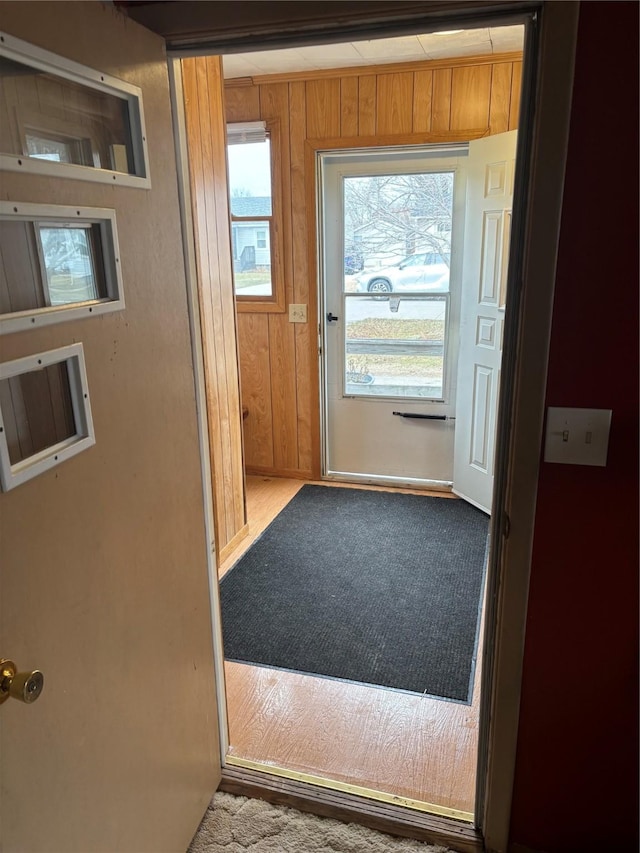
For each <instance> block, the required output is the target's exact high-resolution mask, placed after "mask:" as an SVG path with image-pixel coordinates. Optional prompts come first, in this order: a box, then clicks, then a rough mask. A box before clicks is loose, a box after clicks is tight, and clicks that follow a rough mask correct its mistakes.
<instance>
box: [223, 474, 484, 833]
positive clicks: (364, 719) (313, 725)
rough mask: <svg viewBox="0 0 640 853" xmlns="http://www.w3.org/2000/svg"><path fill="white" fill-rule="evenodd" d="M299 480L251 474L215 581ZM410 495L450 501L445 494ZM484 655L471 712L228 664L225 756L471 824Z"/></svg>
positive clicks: (456, 705) (396, 694)
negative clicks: (240, 531) (242, 519)
mask: <svg viewBox="0 0 640 853" xmlns="http://www.w3.org/2000/svg"><path fill="white" fill-rule="evenodd" d="M305 482H307V481H304V480H293V479H280V478H275V477H267V476H247V490H246V495H247V516H248V524H249V534H248V536H247V537H246V538H245V539H244V540H243V541H242V542H241V543H240V544H239V545H238V546H237V547H236V549H235V550H234V551H233V552H232V553H231V554H230V555H229V556H228V557H227V559H226V560H225V561H224V562H223V563H222V564H221V565H220V568H219V576H220V577H222V576H223V575H224V574H225V573H226V572H227V571H229V569H230V568H232V566H233V565H234V564H235V563H236V562H237V560H238V559H239V558H240V557H241V556H242V554H243V553H244V552H245V551H246V550H248V548H249V547H250V546H251V544H252V543H253V542H254V541H255V540H256V539H257V538H258V537H259V536H260V534H261V533H262V531H263V530H264V529H265V528H266V527H267V526H268V525H269V524H270V522H271V521H272V520H273V519H274V518H275V516H276V515H277V514H278V513H279V512H280V511H281V510H282V509H283V508H284V507H285V506H286V504H287V503H288V502H289V501H290V500H291V499H292V498H293V497H294V495H295V494H296V493H297V492H298V491H299V489H301V488H302V486H303V485H304V484H305ZM319 485H325V486H331V487H335V488H341V487H349V488H375V487H371V486H354V485H353V484H350V483H328V482H321V483H319ZM388 490H389V491H403V492H407V493H411V492H413V491H414V490H411V489H400V490H396V489H388ZM416 493H417V494H430V495H433V496H438V497H442V499H443V500H451V499H453V500H456V498H455V497H454V496H452V495H450V494H448V493H442V492H416ZM480 636H482V628H481V633H480ZM481 652H482V649H481V648H479V649H478V665H477V666H476V671H475V679H474V687H473V697H472V703H471V705H463V704H459V703H456V702H450V701H446V700H439V699H433V698H430V697H426V696H420V695H418V694H412V693H402V692H400V691H394V690H387V689H382V688H376V687H370V686H367V685H364V684H352V683H346V682H342V681H336V680H333V679H328V678H318V677H314V676H311V675H304V674H302V673H297V672H287V671H284V670H277V669H267V668H265V667H259V666H251V665H248V664H240V663H230V662H225V676H226V691H227V708H228V716H229V741H230V748H229V752H228V757H229V758H230V759H231V762H233V761H234V760H238V759H239V760H240V761H248V762H250V763H258V764H263V765H267V767H268V766H271V767H278V768H286V769H287V770H288V771H293V772H294V773H297V774H303V775H304V776H307V775H308V776H315V777H321V778H323V779H329V780H333V781H336V782H339V783H341V784H342V785H353V786H357V787H359V788H364V789H367V790H373V791H377V792H383V793H385V794H388V795H390V796H391V797H403V798H407V799H409V800H413V801H418V802H420V803H426V804H430V805H432V806H434V807H435V809H434V810H435V811H440V812H441V813H442V812H443V810H444V813H447V814H450V815H451V816H456V817H460V818H463V819H468V820H471V819H472V815H473V809H474V797H475V782H476V756H477V748H478V714H479V690H480V674H481V673H480V669H481V668H480V660H481ZM452 812H453V814H452Z"/></svg>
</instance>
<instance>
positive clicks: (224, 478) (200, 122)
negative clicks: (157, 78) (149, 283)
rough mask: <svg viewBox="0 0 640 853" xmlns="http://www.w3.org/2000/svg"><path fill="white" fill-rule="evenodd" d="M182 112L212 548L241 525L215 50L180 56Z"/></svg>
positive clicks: (220, 547) (240, 531)
mask: <svg viewBox="0 0 640 853" xmlns="http://www.w3.org/2000/svg"><path fill="white" fill-rule="evenodd" d="M182 72H183V78H184V99H185V117H186V127H187V141H188V146H189V175H190V182H191V203H192V208H193V222H194V230H195V241H196V263H197V270H198V292H199V298H200V318H201V323H202V338H203V348H204V359H205V385H206V393H207V418H208V424H209V446H210V449H211V472H212V480H213V501H214V519H215V526H216V551H217V553H218V558H219V559H220V560H222V559H224V554H225V547H227V546H232V545H233V544H235V542H237V540H238V538H239V537H241V536H242V535H244V533H246V511H245V501H244V470H243V458H242V413H241V405H240V388H239V373H238V346H237V334H236V311H235V299H234V292H233V273H232V266H231V264H232V261H231V241H230V233H229V227H230V226H229V202H228V196H227V160H226V158H227V153H226V133H225V128H224V125H223V123H222V122H221V121H219V120H218V118H217V117H218V116H221V115H223V114H224V112H223V109H224V108H223V87H222V62H221V59H220V57H217V56H213V57H203V58H199V59H185V60H183V62H182Z"/></svg>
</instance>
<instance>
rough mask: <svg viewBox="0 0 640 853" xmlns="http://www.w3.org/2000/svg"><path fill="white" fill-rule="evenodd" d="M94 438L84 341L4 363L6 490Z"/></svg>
mask: <svg viewBox="0 0 640 853" xmlns="http://www.w3.org/2000/svg"><path fill="white" fill-rule="evenodd" d="M94 444H95V436H94V432H93V420H92V417H91V406H90V402H89V387H88V384H87V374H86V369H85V362H84V350H83V348H82V344H81V343H78V344H72V345H71V346H67V347H62V348H61V349H57V350H50V351H49V352H43V353H38V354H36V355H30V356H27V357H26V358H19V359H16V360H15V361H8V362H5V363H4V364H0V483H1V485H2V489H3V491H5V492H6V491H8V490H9V489H13V488H14V487H15V486H19V485H21V484H22V483H25V482H26V481H27V480H30V479H31V478H32V477H35V476H37V475H38V474H42V473H43V472H44V471H48V470H49V469H50V468H53V467H54V466H55V465H59V464H60V463H62V462H64V461H65V460H66V459H70V458H71V457H72V456H75V455H77V454H78V453H80V452H81V451H83V450H86V449H87V448H89V447H92V446H93V445H94Z"/></svg>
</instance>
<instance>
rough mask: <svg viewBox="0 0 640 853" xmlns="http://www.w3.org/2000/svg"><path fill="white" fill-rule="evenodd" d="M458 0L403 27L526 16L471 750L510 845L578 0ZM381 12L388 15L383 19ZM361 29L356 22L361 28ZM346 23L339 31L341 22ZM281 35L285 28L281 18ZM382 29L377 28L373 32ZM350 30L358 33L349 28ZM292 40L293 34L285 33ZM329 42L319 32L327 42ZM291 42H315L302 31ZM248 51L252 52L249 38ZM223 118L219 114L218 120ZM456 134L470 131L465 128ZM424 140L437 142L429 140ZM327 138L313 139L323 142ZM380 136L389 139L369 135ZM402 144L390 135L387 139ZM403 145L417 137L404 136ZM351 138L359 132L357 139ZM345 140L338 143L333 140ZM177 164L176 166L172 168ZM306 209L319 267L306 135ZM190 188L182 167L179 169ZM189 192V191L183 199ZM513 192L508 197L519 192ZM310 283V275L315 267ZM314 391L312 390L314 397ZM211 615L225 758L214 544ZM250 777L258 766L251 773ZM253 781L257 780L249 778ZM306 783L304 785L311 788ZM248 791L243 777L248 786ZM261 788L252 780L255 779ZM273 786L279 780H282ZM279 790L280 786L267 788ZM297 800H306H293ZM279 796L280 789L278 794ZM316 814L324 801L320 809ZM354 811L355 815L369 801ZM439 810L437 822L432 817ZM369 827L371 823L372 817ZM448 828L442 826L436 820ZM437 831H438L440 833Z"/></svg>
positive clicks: (496, 827)
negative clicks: (476, 723)
mask: <svg viewBox="0 0 640 853" xmlns="http://www.w3.org/2000/svg"><path fill="white" fill-rule="evenodd" d="M464 5H465V4H461V8H460V9H457V8H456V4H455V3H452V4H451V5H450V6H449V8H448V9H447V10H446V12H445V14H444V16H443V13H442V9H441V8H440V9H438V8H436V7H439V6H441V4H438V3H434V4H433V9H432V10H431V11H430V10H429V6H428V5H425V7H424V8H423V10H421V12H420V13H416V14H415V16H414V17H412V18H411V19H407V17H406V13H405V15H404V19H403V22H402V26H403V27H404V28H405V31H406V32H407V33H409V32H418V31H419V30H424V29H429V28H431V29H434V28H436V27H438V28H441V27H445V26H446V27H455V25H456V22H457V21H460V20H462V21H464V22H465V23H467V24H469V23H471V24H473V23H477V25H478V26H486V25H487V23H489V22H493V21H494V20H495V21H496V22H499V23H502V24H505V23H526V24H528V26H527V29H526V46H525V57H524V60H525V61H524V66H523V81H522V99H521V117H520V122H519V127H518V129H519V137H518V149H517V163H518V167H517V174H516V188H515V193H514V218H513V230H512V241H511V262H510V270H509V281H508V287H509V292H510V296H511V298H510V301H509V304H508V305H507V311H506V317H505V326H506V335H505V341H504V350H503V364H504V365H505V367H504V369H503V371H502V381H501V390H500V403H499V405H500V416H499V420H498V425H497V439H496V441H497V447H498V453H497V457H496V474H495V476H496V479H495V486H494V513H493V517H492V526H493V530H494V534H495V541H496V542H497V546H496V547H495V548H494V549H493V557H492V561H491V565H490V567H489V578H488V583H489V587H488V596H487V611H486V614H487V619H486V622H487V632H488V633H487V636H486V641H488V643H487V646H486V648H487V650H488V651H489V650H490V653H485V660H484V664H483V683H482V691H483V707H482V712H481V718H480V744H479V756H478V769H479V772H478V792H477V796H476V815H477V822H478V825H479V828H480V830H481V831H482V833H483V835H484V843H485V847H486V849H487V850H488V851H496V853H498V851H505V850H506V849H507V846H508V842H509V824H510V813H511V799H512V791H513V784H514V777H515V765H516V750H517V736H518V720H519V705H520V691H521V680H522V668H523V655H524V638H525V627H526V616H527V596H528V587H529V574H530V564H531V553H532V545H533V532H534V525H535V512H536V500H537V485H538V471H539V465H540V448H541V444H542V435H543V422H544V413H545V406H544V404H545V389H546V376H547V365H548V356H549V342H550V334H551V322H552V316H553V295H554V286H555V270H556V257H557V247H558V241H559V233H560V217H561V212H562V200H563V187H564V173H565V163H566V155H567V148H568V135H569V122H570V108H571V99H572V89H573V71H574V62H575V50H576V42H577V25H578V15H579V4H578V3H549V2H546V3H543V2H541V0H539V2H532V3H531V4H528V8H527V9H525V10H523V6H522V4H521V3H517V2H513V3H511V2H505V3H502V4H501V5H500V8H499V10H497V9H495V7H494V8H493V9H491V10H490V11H487V10H484V11H483V12H480V10H479V12H478V14H477V15H474V14H472V13H470V12H469V9H468V7H467V8H466V10H465V8H464ZM399 15H400V13H397V14H396V17H395V18H394V13H393V10H391V11H390V12H389V13H388V21H389V24H390V28H392V27H393V23H394V20H395V21H396V27H397V26H398V23H397V21H398V18H399ZM385 17H387V16H385ZM363 29H364V25H363ZM345 31H346V28H345ZM282 32H283V33H284V32H285V26H284V25H283V26H282ZM382 34H383V32H382V31H381V32H380V35H382ZM349 35H350V37H351V36H354V37H355V36H356V34H355V33H354V32H353V28H351V30H350V31H349ZM259 38H260V32H259V26H258V27H257V29H256V31H255V40H256V41H255V49H259V48H258V44H259ZM290 38H291V36H290ZM325 40H326V39H325ZM291 41H295V37H293V39H292V40H291ZM299 41H300V43H302V42H304V43H310V41H313V39H312V38H310V36H309V34H308V33H307V34H306V36H305V37H300V38H299ZM245 49H247V50H248V49H250V47H249V46H248V45H247V46H246V47H245ZM211 52H212V51H211V49H206V48H201V49H199V50H195V49H188V48H187V49H186V50H184V51H171V52H170V53H169V67H170V79H171V88H172V105H173V108H174V124H175V126H176V131H175V132H176V147H177V150H178V157H179V171H180V181H181V183H182V188H181V198H182V199H184V198H185V171H184V163H185V162H186V160H185V157H186V144H185V137H184V133H183V130H184V126H182V132H181V128H180V121H181V120H180V116H183V115H184V114H183V109H184V104H183V101H182V100H181V98H180V97H179V94H177V93H180V90H181V77H180V67H179V58H178V57H180V56H193V55H197V54H200V55H201V54H203V53H211ZM221 119H222V120H223V121H224V117H221ZM465 139H469V136H468V135H466V136H465ZM425 141H432V142H436V141H437V142H441V141H454V140H453V139H447V140H443V139H442V135H439V138H438V139H434V138H433V135H432V138H430V139H429V140H426V139H425ZM331 142H332V141H331V140H322V143H321V144H320V142H318V147H322V148H323V149H326V148H327V147H329V144H330V143H331ZM375 142H376V144H377V145H384V144H385V143H386V142H388V140H385V139H383V138H377V139H376V140H375ZM399 142H400V144H401V141H399V140H398V139H394V140H393V143H394V144H398V143H399ZM412 142H415V140H413V139H412ZM358 143H359V146H362V145H363V143H364V144H366V140H363V139H359V140H358ZM340 144H341V145H344V144H345V140H340ZM181 164H182V166H181ZM305 171H306V193H307V196H306V197H307V202H308V205H307V210H308V211H310V212H311V213H312V216H310V217H309V218H310V219H311V220H313V222H311V223H310V233H311V232H312V238H313V239H312V243H310V245H309V257H308V260H309V272H310V274H311V273H312V272H313V271H316V273H317V263H318V258H317V249H316V247H315V245H313V244H314V243H315V233H316V231H315V229H316V221H317V208H316V200H315V151H314V148H313V145H312V144H309V143H308V144H307V151H306V157H305ZM186 192H187V193H188V174H187V175H186ZM186 198H187V199H188V195H187V196H186ZM516 200H517V201H516ZM187 207H188V205H186V203H183V204H182V208H183V209H182V211H181V212H182V222H183V232H184V244H185V268H186V271H187V288H188V292H189V304H190V312H191V323H192V336H193V339H194V342H193V354H194V370H195V373H196V387H197V389H198V410H199V413H200V428H201V430H200V431H201V454H202V460H203V463H202V467H203V495H204V501H205V505H206V517H207V519H208V520H211V519H212V518H213V511H212V497H211V490H210V488H207V478H208V483H209V487H210V476H211V475H210V470H209V469H208V464H209V463H208V459H209V456H208V435H207V432H206V420H205V422H203V420H202V419H203V402H204V398H203V396H202V394H203V390H204V384H203V376H204V364H203V360H202V346H201V339H200V324H199V309H198V301H197V280H196V274H195V261H194V257H195V256H194V235H193V224H192V223H191V222H190V209H187ZM315 280H316V282H317V280H318V279H317V274H316V276H315ZM309 323H310V326H312V327H313V326H314V324H315V328H316V329H317V328H318V305H317V302H316V304H313V303H311V304H310V305H309ZM310 340H311V348H312V352H313V359H312V362H311V363H312V365H314V370H313V375H312V377H311V381H312V382H313V383H314V384H315V388H316V389H318V392H319V371H318V351H317V347H318V342H317V339H316V337H315V335H314V334H311V335H310ZM316 397H317V395H316ZM319 427H320V419H319V411H318V416H317V418H315V423H314V424H313V428H314V433H313V451H314V458H315V459H316V460H318V462H317V464H318V465H319V459H320V455H319V454H320V428H319ZM210 560H211V564H210V578H211V581H212V582H211V584H210V587H211V612H212V623H213V629H214V630H213V635H214V648H215V650H216V654H215V660H216V664H217V681H216V689H217V695H218V701H219V703H220V711H221V715H220V720H221V723H220V727H221V732H220V735H221V746H222V748H223V753H222V755H223V757H222V763H223V767H224V766H225V760H224V753H225V752H226V747H227V746H228V733H227V728H226V715H225V714H224V709H225V708H226V699H225V694H224V670H223V665H222V662H223V654H222V637H221V628H220V609H219V595H218V590H217V584H216V583H214V582H213V581H214V579H215V578H216V576H217V572H216V565H215V564H216V558H215V553H211V554H210ZM257 775H258V776H259V775H260V774H257ZM256 785H258V783H257V782H256ZM309 787H311V786H309ZM245 788H246V786H245ZM258 788H259V786H258ZM280 790H281V792H282V789H281V788H280ZM274 798H275V799H277V798H278V796H277V794H275V795H274ZM302 799H304V797H303V798H302ZM308 799H309V800H310V801H311V800H315V801H316V806H317V804H318V800H317V794H316V793H314V792H313V791H310V792H309V795H308ZM283 800H284V801H289V802H290V801H291V800H290V798H289V799H288V800H287V796H286V795H284V794H282V793H281V795H280V801H283ZM315 810H317V811H321V809H319V808H317V807H316V809H315ZM355 810H356V812H357V813H360V814H361V815H362V816H363V817H364V815H365V812H366V804H363V805H362V806H361V810H360V809H358V808H357V807H356V809H355ZM441 821H442V819H440V824H441V826H442V823H441ZM373 825H375V823H374V824H373ZM445 835H446V828H445ZM441 837H442V836H441ZM456 837H459V836H458V834H457V832H456V825H455V822H452V823H451V841H452V843H453V842H454V840H455V838H456Z"/></svg>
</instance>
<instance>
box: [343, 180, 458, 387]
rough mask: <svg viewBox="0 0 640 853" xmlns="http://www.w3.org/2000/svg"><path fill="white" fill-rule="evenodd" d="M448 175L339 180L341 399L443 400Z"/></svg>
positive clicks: (449, 226)
mask: <svg viewBox="0 0 640 853" xmlns="http://www.w3.org/2000/svg"><path fill="white" fill-rule="evenodd" d="M454 176H455V173H454V172H453V171H443V172H422V173H409V174H389V175H372V176H359V175H358V176H347V177H345V178H344V179H343V227H344V245H345V263H344V285H343V289H344V292H345V293H344V298H345V312H344V313H345V336H344V390H345V394H346V395H347V396H367V397H372V396H380V397H403V398H406V397H417V398H423V399H431V400H442V399H443V397H444V389H443V385H444V376H445V352H446V331H447V312H448V306H449V267H450V259H451V233H452V220H453V184H454ZM421 294H422V295H421Z"/></svg>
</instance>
